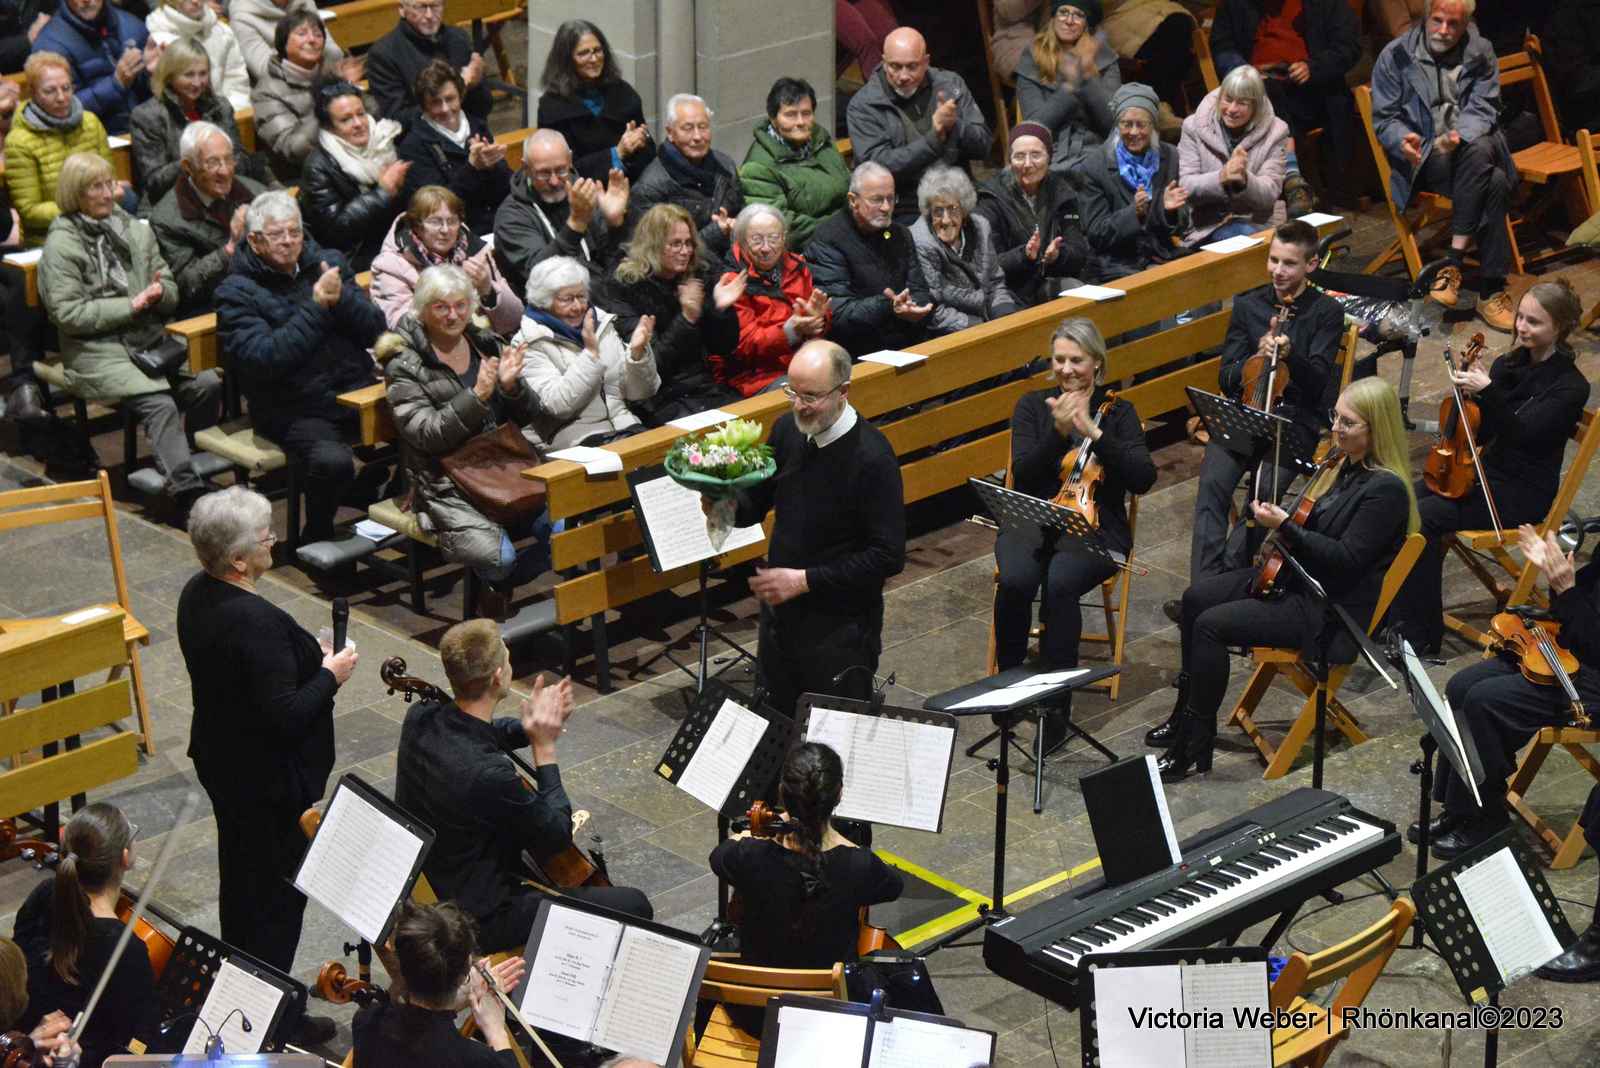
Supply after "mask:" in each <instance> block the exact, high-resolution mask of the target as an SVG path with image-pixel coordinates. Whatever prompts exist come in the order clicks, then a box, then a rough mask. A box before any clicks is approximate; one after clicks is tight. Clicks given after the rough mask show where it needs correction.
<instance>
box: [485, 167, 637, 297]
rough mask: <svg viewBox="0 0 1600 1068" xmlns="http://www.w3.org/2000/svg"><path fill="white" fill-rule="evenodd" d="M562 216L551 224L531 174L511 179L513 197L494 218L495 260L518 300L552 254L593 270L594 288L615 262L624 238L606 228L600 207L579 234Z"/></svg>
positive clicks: (592, 282)
mask: <svg viewBox="0 0 1600 1068" xmlns="http://www.w3.org/2000/svg"><path fill="white" fill-rule="evenodd" d="M561 214H562V221H561V223H560V224H559V225H557V224H555V223H553V222H551V219H550V216H549V214H548V213H547V212H546V211H545V209H544V208H543V207H542V206H541V202H540V200H539V197H538V194H536V193H535V192H534V191H533V190H532V189H531V188H529V186H528V176H527V174H526V173H524V172H523V171H518V172H517V173H516V174H513V175H512V176H511V193H510V195H509V196H507V197H506V199H505V201H504V202H503V203H502V204H501V205H500V210H499V211H497V212H495V215H494V259H495V262H496V263H498V264H499V265H500V273H501V274H503V275H505V276H506V281H507V282H510V283H511V288H512V289H514V290H515V291H516V293H517V295H518V296H522V295H523V294H524V292H526V290H527V287H528V274H529V273H530V272H531V271H532V270H533V267H534V264H536V263H540V262H542V261H544V260H547V259H550V258H551V257H553V256H570V257H572V258H573V259H575V260H577V261H578V262H579V263H581V264H583V265H584V266H585V267H587V268H589V283H590V285H589V288H590V289H594V288H595V287H596V286H598V285H599V283H600V282H601V280H602V279H603V278H604V277H605V271H606V268H608V267H609V266H611V263H612V261H613V260H615V259H616V253H617V243H618V241H619V240H620V238H621V237H622V235H621V234H620V233H617V232H615V231H613V230H612V229H611V228H610V227H609V226H607V225H606V220H605V216H604V215H603V214H601V212H600V210H599V209H598V208H597V209H595V212H594V214H593V215H592V216H591V217H590V219H589V227H588V229H587V230H585V231H584V232H583V233H581V234H580V233H578V232H577V231H576V230H574V229H572V227H570V226H568V225H567V223H566V219H565V213H564V212H563V213H561Z"/></svg>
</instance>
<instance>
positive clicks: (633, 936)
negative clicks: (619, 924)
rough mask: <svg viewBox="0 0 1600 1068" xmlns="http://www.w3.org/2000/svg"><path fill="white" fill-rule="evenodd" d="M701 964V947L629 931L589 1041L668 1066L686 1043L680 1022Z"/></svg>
mask: <svg viewBox="0 0 1600 1068" xmlns="http://www.w3.org/2000/svg"><path fill="white" fill-rule="evenodd" d="M699 963H700V949H699V947H698V946H693V945H690V944H689V943H687V942H680V941H678V940H676V939H673V938H668V937H666V936H665V935H660V934H657V933H656V932H654V931H647V930H645V929H644V928H642V927H629V928H627V929H626V930H625V931H624V932H623V934H622V945H621V947H620V949H618V951H617V959H616V962H615V963H613V964H612V966H611V981H610V983H609V985H608V987H607V989H606V994H605V1002H604V1005H603V1007H602V1008H601V1010H600V1019H599V1021H598V1022H597V1023H596V1024H595V1028H594V1035H593V1037H591V1038H590V1039H589V1041H591V1042H593V1043H594V1044H595V1045H597V1046H602V1047H604V1048H606V1049H610V1050H616V1051H618V1052H627V1053H634V1054H638V1055H639V1056H641V1057H644V1058H646V1059H648V1060H650V1061H653V1062H655V1063H656V1064H666V1063H667V1058H668V1057H670V1056H671V1054H672V1048H673V1047H674V1046H675V1045H677V1044H678V1043H679V1042H680V1041H681V1040H682V1038H683V1032H682V1031H681V1030H680V1029H679V1027H678V1022H679V1020H680V1018H681V1017H682V1015H683V1006H684V1004H685V1002H687V1001H688V999H689V995H690V988H691V986H692V985H693V984H694V976H695V969H696V968H697V967H698V966H699Z"/></svg>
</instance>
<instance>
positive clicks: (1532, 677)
mask: <svg viewBox="0 0 1600 1068" xmlns="http://www.w3.org/2000/svg"><path fill="white" fill-rule="evenodd" d="M1489 633H1490V635H1491V637H1490V642H1489V648H1490V649H1491V650H1492V651H1494V652H1497V653H1504V654H1506V655H1508V656H1514V657H1516V658H1517V662H1518V667H1519V668H1520V669H1521V671H1522V677H1523V678H1525V679H1527V680H1528V681H1529V682H1531V683H1533V684H1534V685H1535V686H1560V687H1561V689H1562V690H1563V691H1565V693H1566V698H1567V703H1568V705H1569V706H1570V707H1571V709H1572V722H1573V724H1574V725H1576V726H1578V727H1583V728H1585V729H1588V728H1589V726H1590V722H1589V713H1588V712H1586V711H1584V707H1583V699H1582V698H1581V697H1579V696H1578V689H1577V687H1576V686H1574V685H1573V684H1572V676H1573V675H1574V674H1575V673H1576V672H1577V670H1578V658H1577V657H1575V656H1573V655H1572V653H1570V652H1568V651H1567V650H1566V649H1563V648H1562V647H1561V645H1560V643H1559V642H1558V641H1557V640H1556V639H1557V637H1558V636H1559V635H1560V633H1561V624H1560V623H1558V622H1556V621H1555V620H1553V619H1538V618H1535V617H1534V616H1533V615H1532V614H1531V613H1522V612H1500V613H1497V614H1496V615H1495V617H1494V618H1493V619H1491V620H1490V621H1489Z"/></svg>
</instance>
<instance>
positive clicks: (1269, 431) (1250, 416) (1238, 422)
mask: <svg viewBox="0 0 1600 1068" xmlns="http://www.w3.org/2000/svg"><path fill="white" fill-rule="evenodd" d="M1184 392H1186V393H1187V394H1188V395H1189V402H1190V403H1191V404H1193V405H1194V410H1195V412H1196V413H1197V414H1198V415H1199V416H1200V422H1201V423H1202V424H1204V425H1205V428H1206V432H1207V433H1208V434H1210V435H1211V440H1213V441H1215V442H1216V443H1217V444H1219V445H1221V446H1222V447H1223V448H1225V449H1227V450H1228V451H1229V452H1231V453H1234V454H1236V455H1239V456H1243V457H1245V458H1246V459H1247V460H1248V461H1249V462H1250V463H1253V464H1256V465H1257V470H1256V472H1255V474H1254V475H1253V476H1252V478H1253V479H1254V480H1255V481H1256V482H1259V481H1260V477H1261V474H1260V463H1261V462H1263V461H1264V460H1265V459H1266V455H1267V452H1268V450H1269V449H1270V450H1271V451H1272V453H1273V456H1272V469H1273V472H1274V475H1276V472H1277V471H1278V470H1279V469H1280V468H1282V467H1283V466H1284V456H1283V445H1284V436H1285V434H1286V433H1288V432H1289V431H1292V430H1293V429H1294V421H1293V420H1291V419H1288V418H1286V417H1284V416H1281V415H1274V414H1272V413H1271V412H1264V411H1262V410H1261V409H1260V408H1252V407H1250V406H1249V405H1248V404H1245V403H1243V402H1242V401H1236V400H1230V399H1229V398H1227V397H1223V396H1219V395H1217V394H1215V393H1207V392H1206V391H1205V390H1203V389H1196V388H1195V387H1194V386H1185V387H1184ZM1298 440H1299V438H1298V437H1296V436H1294V435H1290V437H1289V456H1288V463H1289V465H1290V466H1293V467H1294V468H1296V469H1297V470H1299V471H1301V472H1303V473H1307V474H1309V473H1310V472H1312V471H1315V470H1316V464H1315V463H1314V462H1312V459H1311V457H1310V455H1309V454H1306V453H1303V452H1301V451H1300V450H1299V449H1297V448H1296V447H1295V446H1296V443H1297V441H1298ZM1291 481H1292V479H1291ZM1284 488H1286V487H1281V486H1276V485H1275V486H1273V491H1274V492H1273V497H1272V499H1273V500H1274V501H1276V500H1277V499H1278V496H1279V495H1280V493H1281V491H1282V490H1283V489H1284ZM1259 490H1260V487H1259V486H1256V487H1255V490H1254V491H1252V494H1251V496H1252V497H1254V498H1256V499H1260V493H1259Z"/></svg>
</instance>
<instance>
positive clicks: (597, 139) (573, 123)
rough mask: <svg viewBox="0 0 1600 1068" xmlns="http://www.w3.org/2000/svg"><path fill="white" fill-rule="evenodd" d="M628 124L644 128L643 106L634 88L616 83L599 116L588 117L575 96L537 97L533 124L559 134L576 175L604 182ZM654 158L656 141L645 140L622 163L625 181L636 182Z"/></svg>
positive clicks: (607, 90)
mask: <svg viewBox="0 0 1600 1068" xmlns="http://www.w3.org/2000/svg"><path fill="white" fill-rule="evenodd" d="M630 122H636V123H638V124H639V125H640V126H645V121H644V104H643V102H642V101H641V100H640V99H639V94H638V93H636V92H634V89H633V86H631V85H629V84H628V83H627V82H624V81H617V82H612V83H611V84H610V85H608V86H606V88H605V99H604V101H603V102H602V103H601V105H600V114H599V115H594V114H591V113H590V111H589V109H588V108H586V107H584V106H583V101H581V100H579V99H577V98H576V97H570V96H557V95H556V94H555V93H545V94H544V95H543V96H541V97H540V98H539V117H538V120H537V122H536V123H535V125H537V126H538V127H539V128H540V129H541V130H543V129H550V130H556V131H558V132H559V133H560V134H561V136H563V137H565V138H566V139H567V146H568V147H569V148H571V149H572V165H573V166H574V167H576V168H577V169H578V173H579V174H581V175H582V176H583V177H585V178H593V179H595V180H596V181H600V182H603V181H605V180H606V175H608V174H610V173H611V150H612V149H614V148H616V147H617V142H618V141H620V140H622V133H623V131H624V130H626V129H627V128H628V123H630ZM645 129H646V130H648V129H649V127H648V126H645ZM655 158H656V146H655V142H653V141H646V142H645V146H644V147H643V148H641V149H640V150H639V151H637V152H635V153H634V154H633V155H631V156H629V157H628V158H627V159H625V160H623V161H622V164H623V166H622V169H623V171H625V172H626V173H627V175H628V180H629V181H630V182H637V181H638V180H639V177H640V176H641V175H642V174H644V169H645V168H646V167H648V166H650V164H651V163H652V162H653V161H654V160H655Z"/></svg>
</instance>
